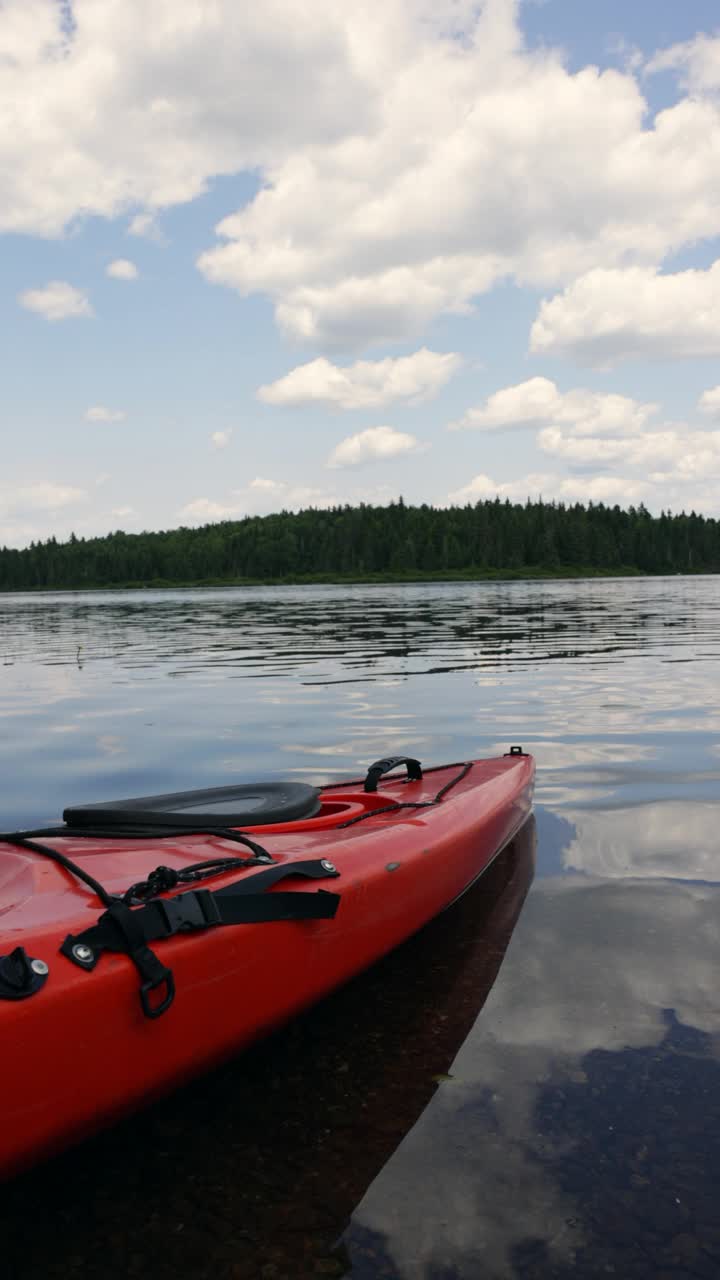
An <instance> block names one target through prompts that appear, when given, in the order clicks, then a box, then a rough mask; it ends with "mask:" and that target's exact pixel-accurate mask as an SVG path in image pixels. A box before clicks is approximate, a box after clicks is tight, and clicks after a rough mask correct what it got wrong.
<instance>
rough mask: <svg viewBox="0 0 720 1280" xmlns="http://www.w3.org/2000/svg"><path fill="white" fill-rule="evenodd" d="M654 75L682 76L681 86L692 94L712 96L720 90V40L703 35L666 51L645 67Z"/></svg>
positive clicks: (657, 55) (652, 59) (662, 51)
mask: <svg viewBox="0 0 720 1280" xmlns="http://www.w3.org/2000/svg"><path fill="white" fill-rule="evenodd" d="M645 71H646V72H647V73H648V74H650V75H652V74H654V73H656V72H658V71H678V72H680V77H679V78H680V83H681V84H683V85H684V86H685V87H686V88H688V89H689V90H690V92H691V93H708V92H710V93H712V92H713V91H714V90H716V89H720V38H718V37H717V36H708V35H704V34H700V35H697V36H695V38H694V39H693V40H685V41H684V42H683V43H682V44H673V45H671V46H670V48H668V49H662V50H661V51H660V52H659V53H656V54H655V56H654V57H652V58H651V59H650V61H649V62H648V63H647V64H646V66H645Z"/></svg>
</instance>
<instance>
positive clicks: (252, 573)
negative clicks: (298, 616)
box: [0, 498, 720, 591]
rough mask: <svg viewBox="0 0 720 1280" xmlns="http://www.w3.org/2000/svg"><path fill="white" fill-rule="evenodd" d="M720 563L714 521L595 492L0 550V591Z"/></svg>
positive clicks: (342, 510) (334, 512) (334, 513)
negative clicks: (620, 502)
mask: <svg viewBox="0 0 720 1280" xmlns="http://www.w3.org/2000/svg"><path fill="white" fill-rule="evenodd" d="M717 572H720V520H716V519H712V518H707V517H704V516H701V515H696V514H695V513H694V512H691V513H690V514H689V515H686V514H685V513H684V512H683V513H682V514H680V515H676V514H672V513H671V512H663V513H661V515H659V516H653V515H651V514H650V513H649V512H648V511H647V510H646V509H645V508H644V507H643V506H640V507H631V508H629V509H628V510H627V511H624V510H622V509H621V508H620V507H618V506H614V507H609V506H604V505H603V504H602V503H599V504H594V503H588V504H587V505H586V506H584V505H582V504H581V503H576V504H573V505H564V504H562V503H554V502H550V503H547V502H530V501H528V502H526V503H525V504H520V503H511V502H509V501H507V500H506V501H501V500H500V499H499V498H498V499H495V500H494V501H488V502H478V503H477V504H475V505H474V506H470V505H468V506H465V507H449V508H436V507H431V506H427V505H422V506H409V505H406V504H405V503H404V502H403V500H402V499H400V500H399V501H397V502H393V503H390V505H389V506H369V505H361V506H357V507H351V506H343V507H334V508H332V509H330V510H316V509H314V508H311V509H310V510H307V511H300V512H297V513H291V512H281V513H279V514H277V515H268V516H248V517H246V518H245V519H242V520H228V521H224V522H222V523H218V524H209V525H205V526H204V527H203V528H180V529H174V530H172V531H168V532H163V533H123V532H121V531H119V530H118V531H117V532H115V533H110V534H108V535H107V536H105V537H101V538H77V537H75V535H74V534H73V535H71V537H70V539H69V540H68V541H67V542H58V541H56V539H55V538H49V539H48V540H47V541H45V542H35V543H32V544H31V545H30V546H29V547H26V548H24V549H22V550H17V549H13V548H7V547H5V548H3V549H2V550H0V590H5V591H20V590H27V589H42V588H46V589H53V588H88V587H120V586H163V585H171V584H181V583H184V584H189V583H199V584H203V583H207V584H214V583H238V582H277V581H281V582H288V581H295V582H298V581H299V582H307V581H313V580H314V581H341V580H349V579H355V580H360V581H364V580H369V581H373V580H375V581H377V580H380V581H382V580H398V579H420V578H423V577H430V578H439V577H449V578H453V577H462V578H475V577H477V578H483V577H522V576H532V577H543V576H547V577H556V576H565V575H567V576H581V575H585V574H627V573H645V574H655V573H658V574H663V573H717Z"/></svg>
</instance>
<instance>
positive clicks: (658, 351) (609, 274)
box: [530, 259, 720, 366]
mask: <svg viewBox="0 0 720 1280" xmlns="http://www.w3.org/2000/svg"><path fill="white" fill-rule="evenodd" d="M530 347H531V350H532V351H534V352H537V353H542V354H551V355H564V356H570V357H572V358H574V359H576V360H580V361H582V362H585V363H587V364H592V365H598V366H608V365H610V364H613V363H615V362H617V361H619V360H624V359H627V358H629V357H631V356H642V357H644V358H647V359H657V360H668V359H671V360H672V359H682V358H687V357H693V356H717V355H720V259H718V260H717V261H716V262H714V263H713V265H712V266H711V267H709V268H708V270H707V271H700V270H689V271H678V272H675V273H671V274H668V275H660V274H659V273H658V271H657V270H656V269H654V268H652V267H630V268H627V269H624V270H623V269H605V268H602V267H598V268H597V269H595V270H593V271H588V272H587V273H586V274H585V275H582V276H580V277H579V278H578V279H577V280H574V281H573V282H572V284H570V285H568V287H567V288H566V289H565V290H564V291H563V292H562V293H560V294H557V295H556V296H555V297H554V298H550V299H547V300H545V301H544V302H543V303H542V304H541V306H540V310H539V313H538V316H537V319H536V320H535V322H534V324H533V326H532V330H531V334H530Z"/></svg>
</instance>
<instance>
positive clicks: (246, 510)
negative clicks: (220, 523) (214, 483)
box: [178, 476, 338, 524]
mask: <svg viewBox="0 0 720 1280" xmlns="http://www.w3.org/2000/svg"><path fill="white" fill-rule="evenodd" d="M337 501H338V500H337V498H336V497H335V496H334V495H333V494H330V493H328V492H327V490H324V489H318V488H315V487H313V486H311V485H293V484H288V483H287V482H286V481H285V480H272V479H269V478H267V477H265V476H255V478H254V479H253V480H251V481H250V483H249V484H248V485H246V486H245V487H244V488H242V489H234V490H233V491H232V492H231V493H230V494H229V495H228V496H227V498H225V499H223V500H220V501H217V500H216V499H213V498H207V497H201V498H193V499H192V501H191V502H188V503H186V504H185V506H184V507H182V508H181V509H180V511H179V512H178V516H179V517H180V518H181V519H182V520H184V521H186V522H189V523H191V524H208V523H211V522H212V521H215V520H238V519H241V518H242V517H243V516H247V515H267V514H269V513H270V512H273V511H280V510H283V511H299V510H301V509H302V508H304V507H321V508H322V507H332V506H335V505H336V504H337Z"/></svg>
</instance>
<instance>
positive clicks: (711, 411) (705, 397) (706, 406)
mask: <svg viewBox="0 0 720 1280" xmlns="http://www.w3.org/2000/svg"><path fill="white" fill-rule="evenodd" d="M698 408H699V410H700V412H701V413H705V414H707V416H708V417H709V418H720V386H718V387H710V388H709V390H707V391H703V393H702V395H701V397H700V399H699V401H698Z"/></svg>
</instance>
